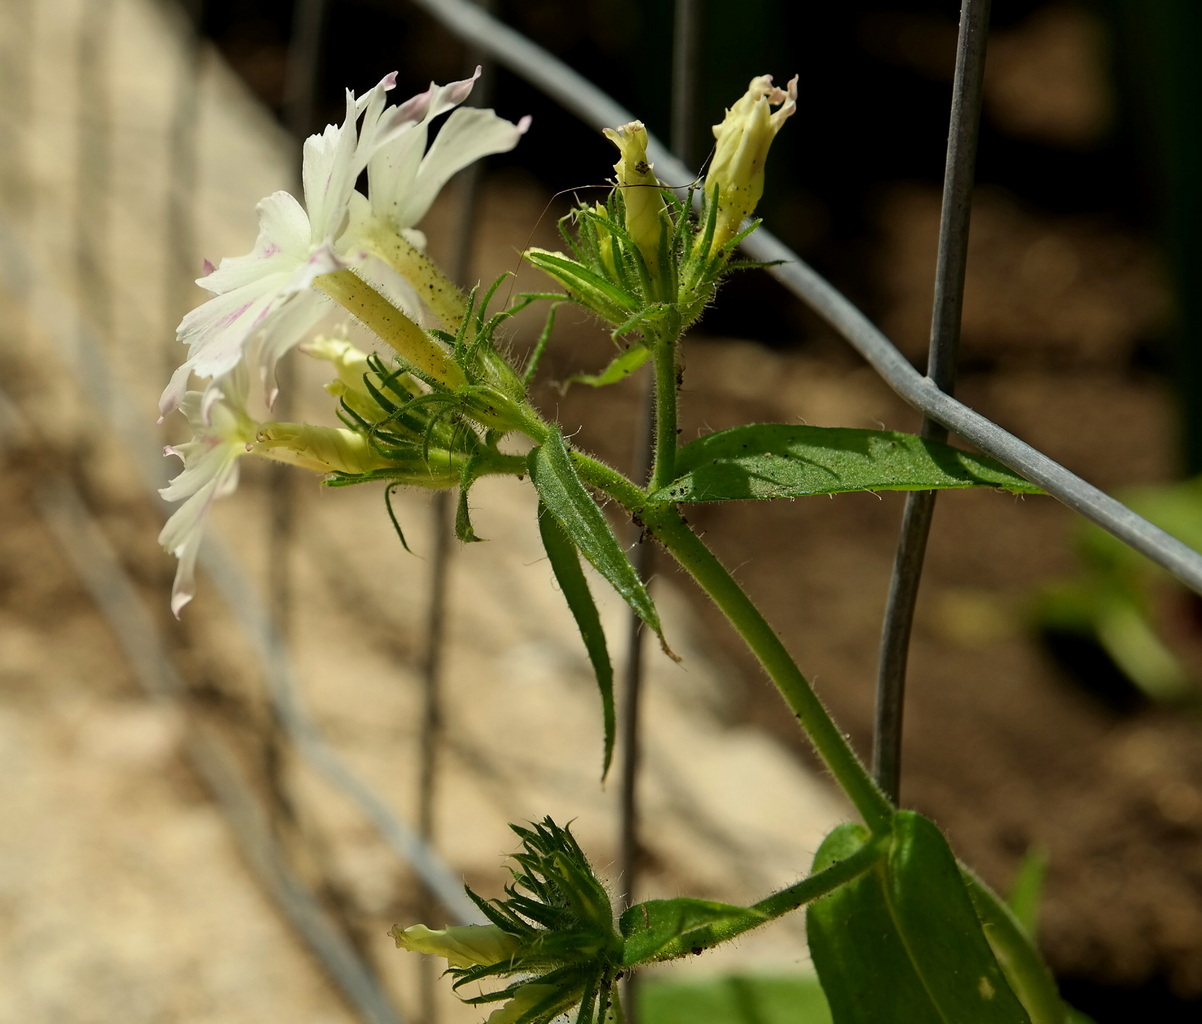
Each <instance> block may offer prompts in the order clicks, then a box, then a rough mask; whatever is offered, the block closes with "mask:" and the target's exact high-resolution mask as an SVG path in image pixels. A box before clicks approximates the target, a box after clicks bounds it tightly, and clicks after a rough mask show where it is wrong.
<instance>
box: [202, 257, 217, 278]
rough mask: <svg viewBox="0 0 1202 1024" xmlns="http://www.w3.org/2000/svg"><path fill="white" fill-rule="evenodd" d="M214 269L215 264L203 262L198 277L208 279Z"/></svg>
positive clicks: (210, 261)
mask: <svg viewBox="0 0 1202 1024" xmlns="http://www.w3.org/2000/svg"><path fill="white" fill-rule="evenodd" d="M216 269H217V264H215V263H214V262H213V261H212V260H205V261H204V263H203V264H202V266H201V271H200V276H201V277H208V276H209V275H210V274H211V273H213V271H214V270H216Z"/></svg>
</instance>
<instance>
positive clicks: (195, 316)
mask: <svg viewBox="0 0 1202 1024" xmlns="http://www.w3.org/2000/svg"><path fill="white" fill-rule="evenodd" d="M301 269H302V268H297V270H294V271H293V273H292V274H279V273H277V274H272V275H270V276H269V277H267V278H264V279H262V280H259V281H253V282H251V283H250V284H247V285H245V286H244V287H242V288H237V289H235V290H234V291H232V292H229V293H227V294H225V295H217V296H214V297H213V298H211V299H210V300H209V301H208V302H206V303H204V304H203V305H200V306H197V307H196V309H194V310H192V311H191V312H189V313H188V314H187V315H186V316H185V317H184V319H183V320H182V321H181V322H180V326H179V332H178V333H179V339H180V341H182V342H184V344H186V345H188V346H189V349H190V354H189V356H188V360H187V362H186V363H185V364H184V365H185V366H187V367H188V369H189V370H191V372H193V373H195V374H197V375H198V376H201V377H216V376H218V375H219V374H222V373H227V372H228V371H230V370H232V369H233V368H234V367H235V366H236V365H237V364H238V361H239V360H240V359H241V358H242V352H243V349H244V348H245V345H246V343H247V341H248V340H249V338H250V336H251V334H252V333H253V332H254V331H255V330H257V329H258V328H259V327H260V326H261V325H262V324H263V321H264V320H266V319H267V317H268V315H269V314H270V313H271V312H272V310H273V309H274V307H275V306H276V305H277V304H278V303H280V302H282V301H283V300H284V299H285V298H286V297H287V294H288V291H287V288H288V284H289V281H290V280H291V279H292V278H293V277H294V276H296V274H297V273H298V271H300V270H301Z"/></svg>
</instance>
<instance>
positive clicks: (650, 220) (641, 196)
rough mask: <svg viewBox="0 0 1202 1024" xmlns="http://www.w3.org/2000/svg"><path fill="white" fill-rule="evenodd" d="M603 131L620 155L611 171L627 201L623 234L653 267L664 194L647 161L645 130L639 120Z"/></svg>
mask: <svg viewBox="0 0 1202 1024" xmlns="http://www.w3.org/2000/svg"><path fill="white" fill-rule="evenodd" d="M603 134H604V135H605V137H606V138H607V139H609V141H610V142H612V143H613V144H614V145H615V146H617V147H618V152H619V153H621V154H622V155H621V157H619V159H618V162H617V163H616V164H614V170H615V171H616V172H617V175H618V187H619V188H621V189H622V199H623V201H624V202H625V204H626V233H627V234H628V235H630V237H631V238H632V239H633V240H634V243H635V245H637V246H638V247H639V251H640V252H641V253H642V254H643V259H644V260H646V262H647V266H648V268H652V267H654V266H655V265H656V263H657V262H658V260H659V240H660V235H661V233H662V231H663V225H662V222H661V220H660V214H661V212H662V211H663V209H664V197H663V196H662V195H660V191H659V189H660V185H659V179H658V178H656V176H655V174H654V173H653V172H652V165H651V164H650V163H648V162H647V129H646V128H644V127H643V122H642V121H631V122H630V123H629V124H624V125H622V126H621V127H620V128H606V129H604V130H603Z"/></svg>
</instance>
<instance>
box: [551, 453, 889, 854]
mask: <svg viewBox="0 0 1202 1024" xmlns="http://www.w3.org/2000/svg"><path fill="white" fill-rule="evenodd" d="M572 458H573V461H574V462H575V464H576V467H577V469H578V470H579V472H580V476H581V478H582V479H583V480H584V481H585V482H586V483H588V484H590V485H591V486H593V487H596V488H597V489H598V490H601V491H603V492H604V493H606V494H608V495H609V496H610V497H611V498H613V499H614V500H615V501H617V502H619V503H620V504H621V505H623V506H625V507H626V508H627V509H628V510H629V511H630V513H631V514H632V515H633V516H635V517H636V518H637V519H638V520H639V521H640V522H641V523H642V524H643V526H644V527H645V528H646V529H647V530H649V531H650V532H651V534H652V535H653V536H654V537H655V538H656V539H657V540H658V541H659V542H660V543H661V544H662V545H663V546H664V548H665V549H666V550H667V552H668V553H669V554H670V555H671V556H672V557H673V558H675V559H676V561H677V562H678V563H679V564H680V566H681V568H683V569H684V570H685V571H686V572H687V573H688V574H689V575H690V576H692V577H693V579H695V580H696V581H697V583H698V584H699V585H700V587H701V589H702V590H704V591H705V592H706V594H708V595H709V597H710V599H711V600H712V601H713V602H714V604H716V605H717V606H718V608H719V609H720V610H721V611H722V613H723V614H724V615H725V616H726V618H727V620H728V621H729V622H730V624H731V625H732V626H733V627H734V628H735V630H736V631H737V632H738V633H739V635H740V636H741V637H742V638H743V642H744V643H746V644H747V646H748V648H749V649H750V650H751V652H752V653H753V654H754V655H755V656H756V658H757V659H758V660H759V662H760V665H762V666H763V668H764V671H765V672H767V674H768V678H770V679H771V680H772V682H773V683H775V684H776V688H777V689H778V690H780V692H781V696H783V697H784V699H785V702H786V703H787V704H788V705H789V709H790V710H791V711H792V712H793V714H794V715H795V716H796V717H797V720H798V722H799V723H800V725H801V728H802V729H803V730H804V732H805V734H806V736H807V737H808V738H809V740H810V742H811V743H812V744H813V745H814V749H815V750H816V751H817V752H818V756H819V757H820V758H822V761H823V762H824V763H825V765H826V767H827V768H828V769H829V770H830V772H831V774H832V775H833V776H834V777H835V781H836V782H837V783H838V784H839V786H840V787H841V788H842V790H843V792H844V793H846V794H847V797H848V799H849V800H851V802H852V803H853V804H854V805H855V807H856V810H857V811H859V813H860V815H861V817H862V818H863V819H864V823H865V824H866V825H867V826H868V828H869V829H870V830H871V831H872V832H873V833H875V834H880V833H884V832H887V831H889V828H890V822H891V820H892V817H893V811H894V807H893V805H892V804H891V803H890V802H889V799H888V798H887V797H886V796H885V794H884V793H883V792H881V790H880V788H879V787H878V786H877V784H876V783H875V782H874V781H873V779H872V776H871V775H870V774H869V772H868V770H867V769H866V768H865V767H864V765H863V763H861V761H860V759H859V758H858V757H856V754H855V752H854V751H853V750H852V749H851V746H850V745H849V744H848V742H847V739H846V737H844V735H843V733H841V732H840V731H839V729H838V727H837V726H836V725H835V723H834V721H833V720H832V719H831V717H830V715H829V714H828V713H827V710H826V709H825V708H824V707H823V706H822V702H821V701H819V699H818V696H817V694H815V693H814V691H813V689H812V688H811V686H810V684H809V682H808V681H807V680H806V678H805V676H804V675H803V674H802V672H801V670H800V669H799V668H798V667H797V663H796V662H795V661H794V660H793V658H792V656H791V655H790V654H789V652H788V650H787V649H786V648H785V645H784V644H783V643H782V642H781V640H780V637H778V636H777V635H776V633H775V632H774V631H773V629H772V627H771V626H770V625H769V624H768V622H767V620H766V619H765V618H764V617H763V615H761V614H760V611H759V609H758V608H756V606H755V604H754V603H753V602H752V601H751V599H750V598H749V597H748V596H747V594H746V593H745V592H744V591H743V588H742V587H740V586H739V584H738V583H737V582H736V581H735V579H734V577H733V576H731V574H730V573H729V572H728V571H727V569H726V567H725V566H723V565H722V563H721V562H719V561H718V559H717V558H716V557H715V556H714V555H713V553H712V552H711V551H710V550H709V548H707V547H706V546H705V544H703V543H702V541H701V540H700V538H698V537H697V535H696V534H695V533H693V531H692V530H690V529H689V527H688V524H687V523H685V521H684V519H683V518H682V517H681V515H680V513H679V512H678V511H677V510H676V506H675V505H672V504H669V503H666V502H649V501H648V500H647V495H646V493H645V492H644V491H642V490H641V489H640V488H638V487H636V486H635V485H634V484H632V483H631V482H630V481H629V480H627V479H626V478H625V477H624V476H622V475H621V474H620V473H618V472H616V471H615V470H613V469H610V468H609V467H608V466H606V465H604V464H603V463H600V462H597V461H596V460H595V459H592V458H589V457H588V456H586V455H582V454H580V453H575V452H574V453H573V455H572Z"/></svg>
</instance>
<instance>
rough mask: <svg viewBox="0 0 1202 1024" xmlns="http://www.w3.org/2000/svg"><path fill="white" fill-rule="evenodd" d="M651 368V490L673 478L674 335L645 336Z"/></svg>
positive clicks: (674, 414) (674, 468)
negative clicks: (652, 383)
mask: <svg viewBox="0 0 1202 1024" xmlns="http://www.w3.org/2000/svg"><path fill="white" fill-rule="evenodd" d="M647 340H648V342H649V343H650V345H651V354H652V357H653V360H654V362H653V366H654V369H655V464H654V466H653V468H652V470H651V485H650V489H651V490H652V491H658V490H659V489H660V488H661V487H667V486H668V484H670V483H671V482H672V481H673V480H674V479H675V478H676V444H677V435H676V423H677V418H676V413H677V396H676V343H677V341H679V338H678V337H676V336H671V337H659V336H658V335H652V337H650V338H648V339H647Z"/></svg>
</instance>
